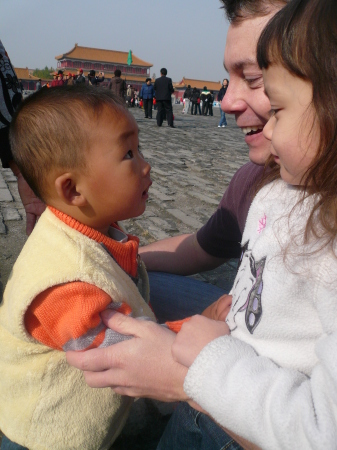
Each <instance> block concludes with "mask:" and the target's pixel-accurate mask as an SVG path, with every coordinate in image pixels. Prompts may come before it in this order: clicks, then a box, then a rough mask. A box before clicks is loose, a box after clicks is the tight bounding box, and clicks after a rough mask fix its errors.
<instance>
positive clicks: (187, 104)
mask: <svg viewBox="0 0 337 450" xmlns="http://www.w3.org/2000/svg"><path fill="white" fill-rule="evenodd" d="M191 97H192V89H191V85H190V84H189V85H188V86H187V89H186V90H185V92H184V100H185V109H184V111H183V114H187V113H188V111H189V109H190V103H191Z"/></svg>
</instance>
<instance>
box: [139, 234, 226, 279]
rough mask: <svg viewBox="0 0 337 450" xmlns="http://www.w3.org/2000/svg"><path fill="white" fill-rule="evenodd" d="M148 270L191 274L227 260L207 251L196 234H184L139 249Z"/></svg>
mask: <svg viewBox="0 0 337 450" xmlns="http://www.w3.org/2000/svg"><path fill="white" fill-rule="evenodd" d="M139 254H140V255H141V257H142V260H143V261H144V263H145V265H146V268H147V270H149V271H159V272H168V273H176V274H179V275H191V274H193V273H197V272H202V271H205V270H211V269H214V268H215V267H218V266H219V265H221V264H222V263H224V262H225V261H226V259H225V258H218V257H214V256H212V255H210V254H208V253H207V252H205V251H204V250H203V249H202V247H201V246H200V244H199V243H198V240H197V236H196V234H183V235H181V236H175V237H172V238H168V239H163V240H161V241H157V242H154V243H152V244H149V245H146V246H145V247H141V248H140V249H139Z"/></svg>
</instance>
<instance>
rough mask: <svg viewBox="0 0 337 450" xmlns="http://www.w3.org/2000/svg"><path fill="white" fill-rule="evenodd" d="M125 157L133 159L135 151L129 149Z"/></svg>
mask: <svg viewBox="0 0 337 450" xmlns="http://www.w3.org/2000/svg"><path fill="white" fill-rule="evenodd" d="M125 158H126V159H132V158H133V151H132V150H129V151H128V152H127V154H126V155H125Z"/></svg>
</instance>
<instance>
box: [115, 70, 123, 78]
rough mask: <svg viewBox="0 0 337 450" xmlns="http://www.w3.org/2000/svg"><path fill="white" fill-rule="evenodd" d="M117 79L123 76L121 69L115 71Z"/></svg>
mask: <svg viewBox="0 0 337 450" xmlns="http://www.w3.org/2000/svg"><path fill="white" fill-rule="evenodd" d="M114 74H115V77H120V76H121V75H122V72H121V71H120V70H119V69H116V70H115V71H114Z"/></svg>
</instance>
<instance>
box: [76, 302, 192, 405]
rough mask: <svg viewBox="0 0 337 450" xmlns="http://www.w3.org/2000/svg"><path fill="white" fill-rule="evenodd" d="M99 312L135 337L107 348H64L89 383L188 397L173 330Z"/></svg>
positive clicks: (109, 323)
mask: <svg viewBox="0 0 337 450" xmlns="http://www.w3.org/2000/svg"><path fill="white" fill-rule="evenodd" d="M101 316H102V318H103V321H104V323H105V324H106V325H107V326H108V327H110V328H112V329H113V330H115V331H118V332H119V333H122V334H125V335H133V336H134V338H133V339H130V340H127V341H123V342H120V343H118V344H115V345H111V346H110V347H106V348H97V349H93V350H88V351H85V352H67V360H68V363H69V364H71V365H72V366H75V367H77V368H78V369H80V370H83V371H84V377H85V380H86V382H87V383H88V385H89V386H91V387H108V386H110V387H112V388H113V389H114V391H115V392H117V393H118V394H121V395H129V396H131V397H149V398H155V399H157V400H162V401H177V400H188V397H187V396H186V394H185V392H184V390H183V383H184V379H185V376H186V373H187V369H186V367H183V366H181V365H180V364H178V363H176V362H175V361H174V360H173V358H172V353H171V346H172V343H173V341H174V339H175V334H174V333H172V332H171V331H170V330H168V329H167V328H165V327H162V326H160V325H157V324H155V323H153V322H147V321H142V320H137V319H134V318H132V317H127V316H124V315H122V314H119V313H117V312H114V311H104V312H103V313H102V314H101Z"/></svg>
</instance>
